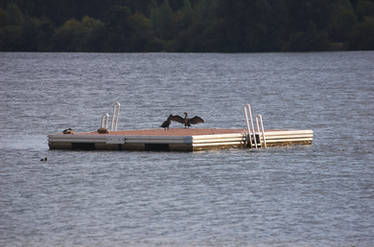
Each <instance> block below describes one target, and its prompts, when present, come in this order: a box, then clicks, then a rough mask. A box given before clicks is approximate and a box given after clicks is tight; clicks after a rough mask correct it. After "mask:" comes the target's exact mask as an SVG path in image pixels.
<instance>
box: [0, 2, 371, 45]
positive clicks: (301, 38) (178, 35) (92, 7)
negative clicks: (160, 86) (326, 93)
mask: <svg viewBox="0 0 374 247" xmlns="http://www.w3.org/2000/svg"><path fill="white" fill-rule="evenodd" d="M373 49H374V1H373V0H328V1H326V0H303V1H300V0H235V1H229V0H136V1H134V0H79V1H76V0H64V1H61V0H2V1H1V2H0V50H1V51H58V52H60V51H61V52H62V51H63V52H159V51H168V52H267V51H327V50H373Z"/></svg>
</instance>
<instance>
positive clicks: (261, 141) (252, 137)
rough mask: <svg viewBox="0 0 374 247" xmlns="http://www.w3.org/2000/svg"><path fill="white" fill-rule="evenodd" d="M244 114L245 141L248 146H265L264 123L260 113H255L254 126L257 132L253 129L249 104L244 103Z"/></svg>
mask: <svg viewBox="0 0 374 247" xmlns="http://www.w3.org/2000/svg"><path fill="white" fill-rule="evenodd" d="M244 116H245V120H246V125H247V130H248V135H247V140H248V141H247V142H248V148H255V149H257V148H259V147H265V148H266V138H265V130H264V124H263V121H262V116H261V114H257V115H256V127H257V134H256V131H255V126H254V123H253V116H252V109H251V105H250V104H245V105H244ZM257 135H258V137H259V138H258V142H257Z"/></svg>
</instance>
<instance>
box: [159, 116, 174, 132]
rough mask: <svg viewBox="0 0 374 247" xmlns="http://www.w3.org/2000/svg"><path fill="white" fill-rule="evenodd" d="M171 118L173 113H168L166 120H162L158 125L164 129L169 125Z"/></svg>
mask: <svg viewBox="0 0 374 247" xmlns="http://www.w3.org/2000/svg"><path fill="white" fill-rule="evenodd" d="M172 118H173V115H171V114H170V115H169V117H168V119H166V121H164V122H163V123H162V124H161V126H160V127H162V128H164V129H165V130H166V129H169V125H170V120H171V119H172Z"/></svg>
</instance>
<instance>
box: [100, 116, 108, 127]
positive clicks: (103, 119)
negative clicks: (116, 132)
mask: <svg viewBox="0 0 374 247" xmlns="http://www.w3.org/2000/svg"><path fill="white" fill-rule="evenodd" d="M109 117H110V116H109V114H108V113H104V114H103V116H102V117H101V126H100V127H101V128H106V129H108V123H109Z"/></svg>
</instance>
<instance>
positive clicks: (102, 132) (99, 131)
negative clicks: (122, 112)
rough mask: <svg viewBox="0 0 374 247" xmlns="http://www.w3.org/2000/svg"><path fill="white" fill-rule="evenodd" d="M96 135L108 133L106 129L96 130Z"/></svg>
mask: <svg viewBox="0 0 374 247" xmlns="http://www.w3.org/2000/svg"><path fill="white" fill-rule="evenodd" d="M97 133H99V134H108V133H109V131H108V129H106V128H98V129H97Z"/></svg>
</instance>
